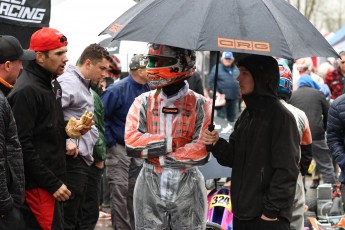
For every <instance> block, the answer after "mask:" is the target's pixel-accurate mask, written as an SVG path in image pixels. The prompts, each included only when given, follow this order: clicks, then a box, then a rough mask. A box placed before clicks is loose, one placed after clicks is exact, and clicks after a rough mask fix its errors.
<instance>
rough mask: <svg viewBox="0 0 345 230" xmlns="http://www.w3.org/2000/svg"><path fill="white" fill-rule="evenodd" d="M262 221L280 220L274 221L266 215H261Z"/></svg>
mask: <svg viewBox="0 0 345 230" xmlns="http://www.w3.org/2000/svg"><path fill="white" fill-rule="evenodd" d="M261 219H262V220H265V221H277V220H278V218H273V219H272V218H268V217H266V216H265V215H264V214H262V215H261Z"/></svg>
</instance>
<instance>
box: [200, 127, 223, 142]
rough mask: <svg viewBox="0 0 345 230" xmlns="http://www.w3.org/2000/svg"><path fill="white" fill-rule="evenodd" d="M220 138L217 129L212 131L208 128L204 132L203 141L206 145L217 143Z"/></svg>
mask: <svg viewBox="0 0 345 230" xmlns="http://www.w3.org/2000/svg"><path fill="white" fill-rule="evenodd" d="M218 140H219V133H218V131H217V130H213V131H212V132H211V131H210V130H208V129H206V130H205V131H204V132H203V133H202V142H203V143H204V144H205V145H215V144H216V143H217V141H218Z"/></svg>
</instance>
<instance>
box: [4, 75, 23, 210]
mask: <svg viewBox="0 0 345 230" xmlns="http://www.w3.org/2000/svg"><path fill="white" fill-rule="evenodd" d="M8 92H9V88H8V87H6V86H5V85H4V84H2V83H1V81H0V215H6V214H7V213H8V212H9V211H10V210H11V209H12V208H13V206H14V205H16V206H19V205H20V204H21V203H22V202H23V201H24V165H23V154H22V149H21V147H20V143H19V140H18V136H17V127H16V123H15V120H14V117H13V114H12V111H11V107H10V105H9V104H8V102H7V100H6V97H5V96H6V94H7V93H8Z"/></svg>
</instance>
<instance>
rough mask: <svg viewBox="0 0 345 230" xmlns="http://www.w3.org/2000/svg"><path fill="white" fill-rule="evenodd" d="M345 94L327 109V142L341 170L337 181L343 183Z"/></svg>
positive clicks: (344, 172)
mask: <svg viewBox="0 0 345 230" xmlns="http://www.w3.org/2000/svg"><path fill="white" fill-rule="evenodd" d="M344 140H345V94H343V95H341V96H339V97H337V98H336V99H335V100H334V101H333V103H332V104H331V107H330V109H329V111H328V122H327V144H328V147H329V149H330V150H331V153H332V156H333V159H334V160H335V161H336V162H337V164H338V165H339V167H340V169H341V172H340V176H339V181H340V182H341V183H342V184H345V144H344V143H345V141H344Z"/></svg>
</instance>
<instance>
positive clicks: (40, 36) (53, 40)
mask: <svg viewBox="0 0 345 230" xmlns="http://www.w3.org/2000/svg"><path fill="white" fill-rule="evenodd" d="M67 44H68V42H67V38H66V36H64V35H63V34H62V33H61V32H60V31H57V30H56V29H52V28H48V27H43V28H42V29H40V30H37V31H36V32H35V33H34V34H33V35H32V36H31V40H30V48H29V49H30V50H34V51H36V52H37V51H40V52H42V51H49V50H54V49H58V48H60V47H62V46H67Z"/></svg>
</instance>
